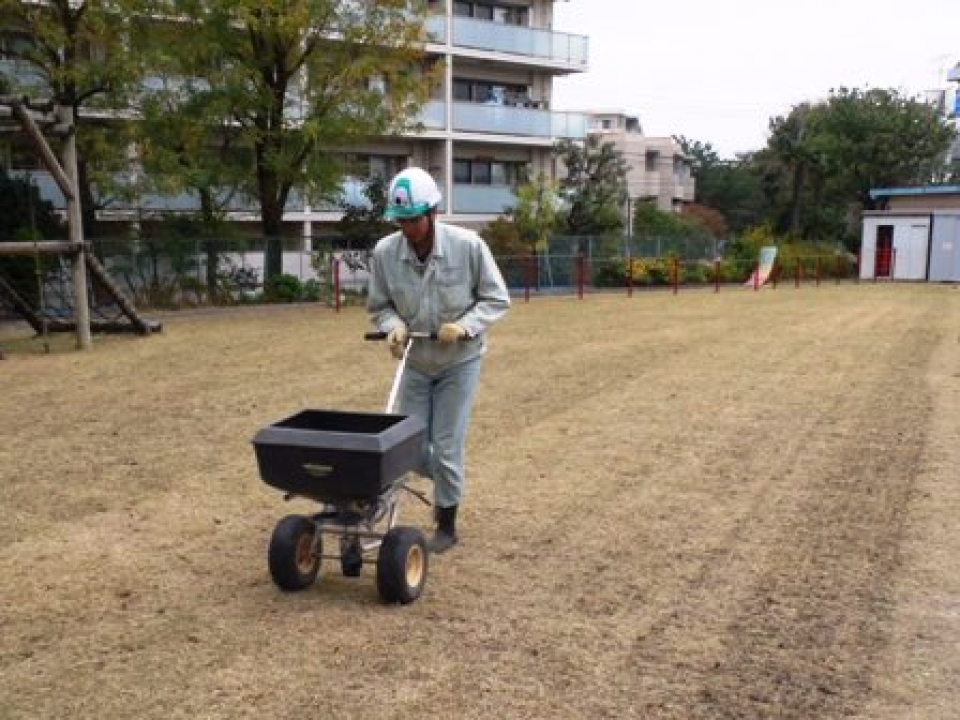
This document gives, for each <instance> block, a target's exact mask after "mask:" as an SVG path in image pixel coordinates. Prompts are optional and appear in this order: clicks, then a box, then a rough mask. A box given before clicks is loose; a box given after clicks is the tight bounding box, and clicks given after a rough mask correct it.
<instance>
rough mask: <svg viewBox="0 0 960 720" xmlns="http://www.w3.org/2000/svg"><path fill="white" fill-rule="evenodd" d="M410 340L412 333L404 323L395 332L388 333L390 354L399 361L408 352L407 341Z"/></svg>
mask: <svg viewBox="0 0 960 720" xmlns="http://www.w3.org/2000/svg"><path fill="white" fill-rule="evenodd" d="M409 339H410V333H409V331H408V330H407V326H406V325H404V324H403V323H400V324H399V325H397V326H396V327H395V328H394V329H393V330H391V331H390V332H389V333H387V345H388V347H389V348H390V354H391V355H393V356H394V357H395V358H396V359H397V360H399V359H400V358H402V357H403V354H404V353H405V352H406V350H407V340H409Z"/></svg>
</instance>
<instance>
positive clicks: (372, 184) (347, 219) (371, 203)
mask: <svg viewBox="0 0 960 720" xmlns="http://www.w3.org/2000/svg"><path fill="white" fill-rule="evenodd" d="M363 195H364V197H365V198H366V199H367V203H368V204H367V205H353V204H350V203H348V202H343V203H342V204H341V207H342V208H343V217H341V218H340V220H338V221H337V224H336V228H337V230H338V231H339V232H340V236H341V237H342V238H343V241H344V245H345V246H346V247H347V248H348V249H350V250H369V249H371V248H373V246H374V245H376V243H377V240H379V239H380V238H382V237H384V236H385V235H388V234H390V233H392V232H393V231H394V230H395V229H396V228H395V227H394V225H393V224H392V223H390V222H387V221H386V220H384V219H383V217H384V214H385V213H386V211H387V181H386V180H384V179H383V178H381V177H379V176H374V177H373V178H371V179H370V180H369V181H368V182H367V183H366V184H365V185H364V187H363Z"/></svg>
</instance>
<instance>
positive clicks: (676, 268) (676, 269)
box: [673, 258, 680, 295]
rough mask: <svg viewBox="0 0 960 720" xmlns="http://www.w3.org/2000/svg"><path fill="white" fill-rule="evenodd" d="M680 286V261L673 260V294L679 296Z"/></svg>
mask: <svg viewBox="0 0 960 720" xmlns="http://www.w3.org/2000/svg"><path fill="white" fill-rule="evenodd" d="M679 285H680V260H679V259H678V258H674V259H673V294H674V295H676V294H677V290H679Z"/></svg>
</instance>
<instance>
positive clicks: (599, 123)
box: [587, 110, 695, 212]
mask: <svg viewBox="0 0 960 720" xmlns="http://www.w3.org/2000/svg"><path fill="white" fill-rule="evenodd" d="M587 116H588V128H587V132H588V134H590V135H595V136H597V137H599V138H601V139H602V140H603V141H604V142H610V143H613V145H614V147H615V148H616V149H617V151H619V152H620V154H621V155H622V156H623V159H624V160H625V161H626V163H627V165H628V168H629V169H628V170H627V196H628V198H629V199H630V204H633V203H635V202H639V201H650V200H654V201H656V203H657V207H658V208H660V209H661V210H663V211H665V212H677V211H679V210H680V208H682V207H683V205H684V204H686V203H692V202H693V200H694V191H695V181H694V178H693V174H692V169H691V163H690V160H689V159H688V158H686V157H685V156H684V155H683V151H682V150H681V148H680V145H679V144H678V143H677V142H676V140H674V139H673V138H670V137H647V136H646V135H644V134H643V128H642V126H641V124H640V118H638V117H636V116H633V115H627V114H625V113H624V112H622V111H620V110H593V111H588V112H587Z"/></svg>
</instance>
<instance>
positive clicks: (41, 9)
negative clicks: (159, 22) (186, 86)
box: [0, 0, 146, 230]
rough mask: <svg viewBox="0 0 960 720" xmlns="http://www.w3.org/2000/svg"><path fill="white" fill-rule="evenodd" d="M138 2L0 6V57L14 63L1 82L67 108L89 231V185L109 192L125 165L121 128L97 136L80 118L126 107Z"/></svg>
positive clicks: (140, 11)
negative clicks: (15, 70)
mask: <svg viewBox="0 0 960 720" xmlns="http://www.w3.org/2000/svg"><path fill="white" fill-rule="evenodd" d="M145 7H146V6H145V4H144V2H141V1H140V0H108V1H106V2H84V1H82V0H47V1H46V2H36V3H35V2H21V1H20V0H0V38H2V39H3V40H4V42H2V43H0V58H3V57H6V58H10V59H13V60H16V61H18V64H20V65H21V66H26V67H27V68H29V73H22V72H18V73H17V74H16V75H14V74H11V75H9V76H7V77H6V78H5V84H6V85H8V86H9V87H10V88H11V89H12V90H15V91H17V92H19V93H26V94H29V93H38V94H39V95H40V96H41V97H37V98H32V99H34V100H41V101H50V102H52V103H53V104H55V105H58V106H61V107H65V108H70V109H71V110H72V111H73V118H74V122H75V125H76V132H77V154H78V162H77V165H78V168H77V169H78V173H79V184H80V188H79V191H80V199H81V205H82V208H83V213H84V217H83V220H84V226H85V227H86V228H87V229H88V230H89V229H90V228H91V227H92V225H93V220H94V217H95V212H96V207H97V204H98V199H95V197H94V192H93V186H94V184H96V185H97V186H98V187H100V188H102V189H103V191H104V192H105V193H108V192H109V189H108V188H109V187H110V185H111V181H112V178H113V177H114V176H115V174H116V171H118V170H121V169H123V168H124V167H125V165H126V160H127V147H126V144H125V142H123V139H122V136H121V133H122V128H120V129H118V128H117V127H111V129H110V130H109V131H106V130H104V128H103V122H102V121H98V120H95V119H94V118H93V117H91V116H89V115H84V114H83V113H81V109H82V108H84V107H89V106H93V107H96V108H97V109H98V110H100V111H103V110H118V109H126V107H127V106H128V104H129V101H130V99H131V97H132V96H133V94H134V92H135V91H136V90H137V89H138V87H139V82H140V80H141V78H142V74H143V67H142V63H141V62H140V55H139V53H137V52H136V50H135V48H134V47H133V46H132V44H131V42H130V39H131V34H130V29H131V28H132V27H133V26H134V25H136V24H137V23H138V22H139V20H138V18H143V17H145V15H146V13H145ZM0 72H2V71H0Z"/></svg>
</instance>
